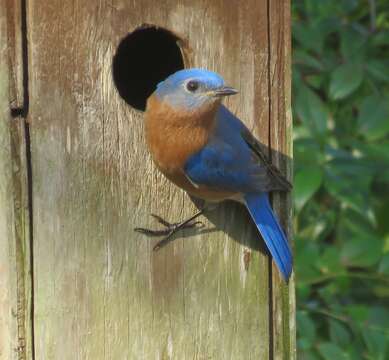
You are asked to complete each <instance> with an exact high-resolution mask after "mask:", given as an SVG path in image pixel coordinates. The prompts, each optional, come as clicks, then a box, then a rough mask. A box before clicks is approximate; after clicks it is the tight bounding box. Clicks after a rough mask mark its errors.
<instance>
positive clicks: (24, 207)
mask: <svg viewBox="0 0 389 360" xmlns="http://www.w3.org/2000/svg"><path fill="white" fill-rule="evenodd" d="M6 5H9V2H6V1H4V0H1V1H0V8H1V9H5V10H6V11H2V12H1V14H0V249H1V251H0V359H1V360H3V359H4V360H9V359H27V358H31V348H32V346H31V339H32V332H31V330H32V329H31V325H32V324H31V316H30V315H31V301H30V299H31V276H30V275H31V274H30V272H29V270H30V237H29V208H28V188H27V164H26V137H25V121H24V119H22V118H20V117H18V118H11V108H12V107H13V106H14V105H15V104H16V103H15V94H16V92H15V90H16V87H15V79H17V78H19V79H22V73H20V71H21V67H20V66H15V64H16V63H15V62H9V59H11V58H12V57H13V56H14V55H15V52H16V48H15V47H16V45H17V44H15V42H14V40H15V36H16V35H15V36H12V33H14V32H17V31H18V30H17V29H16V28H15V27H14V23H13V22H12V21H9V19H10V18H9V16H11V17H12V19H14V16H16V14H15V12H13V11H14V10H15V9H11V12H8V10H10V9H9V7H8V6H6ZM10 24H11V28H10ZM19 31H20V29H19ZM11 41H12V42H11ZM18 51H20V48H19V50H18ZM14 60H15V59H14ZM15 72H16V73H15ZM19 90H20V88H19ZM21 101H22V102H21V103H18V105H20V104H22V103H23V100H21Z"/></svg>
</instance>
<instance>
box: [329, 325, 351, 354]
mask: <svg viewBox="0 0 389 360" xmlns="http://www.w3.org/2000/svg"><path fill="white" fill-rule="evenodd" d="M329 323H330V338H331V341H332V342H333V343H336V344H337V345H339V346H342V347H345V346H347V345H349V343H350V340H351V335H350V332H349V331H348V329H347V327H346V326H344V325H343V324H342V323H341V322H340V321H337V320H333V319H331V320H330V321H329Z"/></svg>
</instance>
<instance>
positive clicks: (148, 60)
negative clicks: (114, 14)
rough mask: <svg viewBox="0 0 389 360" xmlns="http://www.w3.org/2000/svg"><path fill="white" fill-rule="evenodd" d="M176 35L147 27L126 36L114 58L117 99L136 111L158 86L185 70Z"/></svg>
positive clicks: (143, 108)
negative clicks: (119, 97)
mask: <svg viewBox="0 0 389 360" xmlns="http://www.w3.org/2000/svg"><path fill="white" fill-rule="evenodd" d="M177 40H179V39H178V38H177V36H175V35H174V34H173V33H171V32H170V31H167V30H164V29H161V28H156V27H147V28H140V29H137V30H135V31H134V32H132V33H131V34H128V35H127V36H126V37H125V38H124V39H123V40H122V41H121V42H120V44H119V47H118V49H117V51H116V54H115V56H114V58H113V64H112V68H113V79H114V82H115V86H116V88H117V89H118V91H119V94H120V96H121V97H122V98H123V99H124V100H125V101H126V102H127V104H129V105H131V106H133V107H134V108H136V109H138V110H145V108H146V100H147V98H148V97H149V96H150V95H151V94H152V93H153V91H154V90H155V88H156V86H157V84H158V83H159V82H160V81H162V80H164V79H166V78H167V77H168V76H169V75H171V74H173V73H174V72H176V71H178V70H181V69H183V68H184V60H183V57H182V54H181V50H180V48H179V46H178V45H177Z"/></svg>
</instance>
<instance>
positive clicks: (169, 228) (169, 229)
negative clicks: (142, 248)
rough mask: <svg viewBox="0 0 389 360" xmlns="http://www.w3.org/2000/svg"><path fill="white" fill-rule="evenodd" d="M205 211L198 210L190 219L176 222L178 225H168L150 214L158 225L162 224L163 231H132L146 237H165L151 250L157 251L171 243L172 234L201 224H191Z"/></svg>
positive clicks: (142, 229)
mask: <svg viewBox="0 0 389 360" xmlns="http://www.w3.org/2000/svg"><path fill="white" fill-rule="evenodd" d="M204 211H205V208H202V209H201V210H199V211H198V212H197V213H195V214H194V215H192V216H191V217H190V218H188V219H186V220H184V221H181V222H178V223H169V222H167V221H166V220H164V219H163V218H161V217H160V216H158V215H155V214H151V216H152V217H154V218H155V219H156V220H157V221H158V222H159V223H160V224H162V225H163V226H164V227H165V229H162V230H150V229H145V228H135V229H134V230H135V231H137V232H140V233H141V234H145V235H147V236H161V235H165V237H164V238H163V239H162V240H161V241H159V242H158V243H157V244H156V245H155V246H154V247H153V250H159V249H160V248H161V247H163V246H165V245H166V244H167V243H169V242H170V241H171V237H172V235H173V234H175V233H176V232H177V231H178V230H181V229H187V228H193V227H195V226H196V225H199V224H202V222H201V221H195V222H193V220H194V219H196V218H197V217H199V216H200V215H201V214H203V213H204Z"/></svg>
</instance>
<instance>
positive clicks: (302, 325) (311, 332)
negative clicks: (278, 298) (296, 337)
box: [296, 311, 316, 348]
mask: <svg viewBox="0 0 389 360" xmlns="http://www.w3.org/2000/svg"><path fill="white" fill-rule="evenodd" d="M296 319H297V329H298V332H299V334H300V335H301V337H302V338H304V340H305V348H309V347H310V346H312V345H313V343H314V341H315V339H316V326H315V323H314V321H313V320H312V319H311V318H310V316H309V315H308V314H307V312H306V311H297V313H296Z"/></svg>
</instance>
